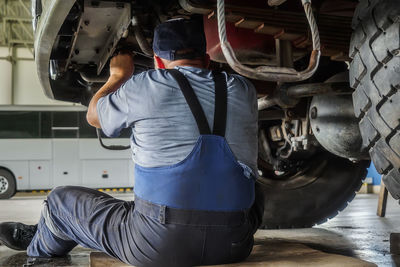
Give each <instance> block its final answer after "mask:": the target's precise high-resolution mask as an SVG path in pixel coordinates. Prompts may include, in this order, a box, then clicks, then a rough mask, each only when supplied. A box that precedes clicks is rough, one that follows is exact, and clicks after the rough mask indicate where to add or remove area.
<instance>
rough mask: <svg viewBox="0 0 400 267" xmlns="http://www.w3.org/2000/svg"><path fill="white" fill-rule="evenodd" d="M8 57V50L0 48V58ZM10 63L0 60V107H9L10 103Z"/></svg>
mask: <svg viewBox="0 0 400 267" xmlns="http://www.w3.org/2000/svg"><path fill="white" fill-rule="evenodd" d="M8 55H9V53H8V48H6V47H0V58H5V57H7V56H8ZM11 75H12V71H11V62H10V61H7V60H5V59H0V105H11V102H12V93H11V90H12V79H11Z"/></svg>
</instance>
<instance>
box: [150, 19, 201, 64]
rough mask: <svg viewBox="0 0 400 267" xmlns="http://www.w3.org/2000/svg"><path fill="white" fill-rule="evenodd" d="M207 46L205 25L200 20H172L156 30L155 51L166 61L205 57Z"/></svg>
mask: <svg viewBox="0 0 400 267" xmlns="http://www.w3.org/2000/svg"><path fill="white" fill-rule="evenodd" d="M206 46H207V44H206V37H205V34H204V27H203V23H202V20H199V19H181V18H179V19H172V20H168V21H166V22H164V23H162V24H160V25H158V26H157V27H156V29H155V30H154V39H153V51H154V53H155V54H156V55H157V56H159V57H160V58H163V59H166V60H170V61H174V60H178V59H194V58H199V57H204V55H205V54H206Z"/></svg>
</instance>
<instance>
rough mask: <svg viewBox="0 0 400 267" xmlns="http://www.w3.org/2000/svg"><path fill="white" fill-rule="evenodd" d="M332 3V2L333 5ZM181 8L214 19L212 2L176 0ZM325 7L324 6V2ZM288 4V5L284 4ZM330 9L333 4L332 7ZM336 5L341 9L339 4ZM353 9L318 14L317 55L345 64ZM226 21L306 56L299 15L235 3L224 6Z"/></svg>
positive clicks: (303, 23)
mask: <svg viewBox="0 0 400 267" xmlns="http://www.w3.org/2000/svg"><path fill="white" fill-rule="evenodd" d="M336 1H338V0H335V1H332V2H333V3H336ZM179 2H180V4H181V6H182V7H183V8H184V9H185V10H186V11H188V12H191V13H198V14H203V15H209V18H210V19H215V18H216V12H215V11H214V10H215V6H214V5H212V4H211V3H213V1H210V2H204V4H203V3H202V4H200V2H199V1H193V0H180V1H179ZM324 3H325V2H324ZM288 4H289V3H288ZM333 5H334V6H335V5H336V4H333ZM340 5H343V3H342V2H341V4H340ZM353 6H354V4H353V5H347V6H346V10H348V11H346V13H345V14H346V16H344V15H341V14H342V13H340V12H336V13H329V11H330V10H331V9H332V7H328V8H325V9H324V13H318V19H317V23H318V30H319V34H320V38H321V53H322V55H323V56H330V57H331V59H332V60H338V61H345V60H349V57H348V55H347V54H348V50H349V40H350V37H351V33H352V30H351V19H352V16H348V14H349V13H351V14H352V12H353V10H354V7H353ZM226 9H227V12H226V15H225V16H226V21H227V22H229V23H234V25H235V26H236V27H237V28H240V29H248V30H252V31H254V33H256V34H261V35H269V36H273V37H274V38H275V39H281V40H289V41H291V42H292V45H293V46H294V47H295V48H298V49H296V51H295V52H296V53H299V52H302V51H304V52H306V50H307V49H308V48H309V46H310V44H311V42H310V40H309V38H308V37H309V36H308V33H307V27H308V26H307V19H306V18H305V16H304V15H303V14H302V13H299V12H294V11H293V10H291V11H289V10H283V9H275V8H274V9H273V8H269V7H268V6H267V5H265V8H260V7H253V6H251V5H247V6H245V5H238V4H237V2H234V3H232V2H228V3H226Z"/></svg>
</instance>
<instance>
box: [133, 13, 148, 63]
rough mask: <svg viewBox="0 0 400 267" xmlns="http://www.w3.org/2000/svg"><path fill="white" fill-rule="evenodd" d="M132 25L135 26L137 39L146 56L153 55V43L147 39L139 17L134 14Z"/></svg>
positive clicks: (134, 30)
mask: <svg viewBox="0 0 400 267" xmlns="http://www.w3.org/2000/svg"><path fill="white" fill-rule="evenodd" d="M132 26H133V32H134V33H135V38H136V41H137V43H138V45H139V47H140V49H141V50H142V52H143V53H144V54H145V55H146V56H150V57H152V56H153V49H152V48H151V45H150V44H149V42H148V41H147V39H146V37H145V36H144V33H143V30H142V27H141V25H140V23H139V21H138V19H137V17H135V16H133V17H132Z"/></svg>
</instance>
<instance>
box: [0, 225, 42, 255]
mask: <svg viewBox="0 0 400 267" xmlns="http://www.w3.org/2000/svg"><path fill="white" fill-rule="evenodd" d="M36 230H37V225H26V224H23V223H17V222H5V223H0V241H1V242H2V243H3V244H4V245H6V246H7V247H9V248H11V249H14V250H26V249H27V248H28V246H29V244H30V243H31V241H32V239H33V236H34V235H35V233H36Z"/></svg>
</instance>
